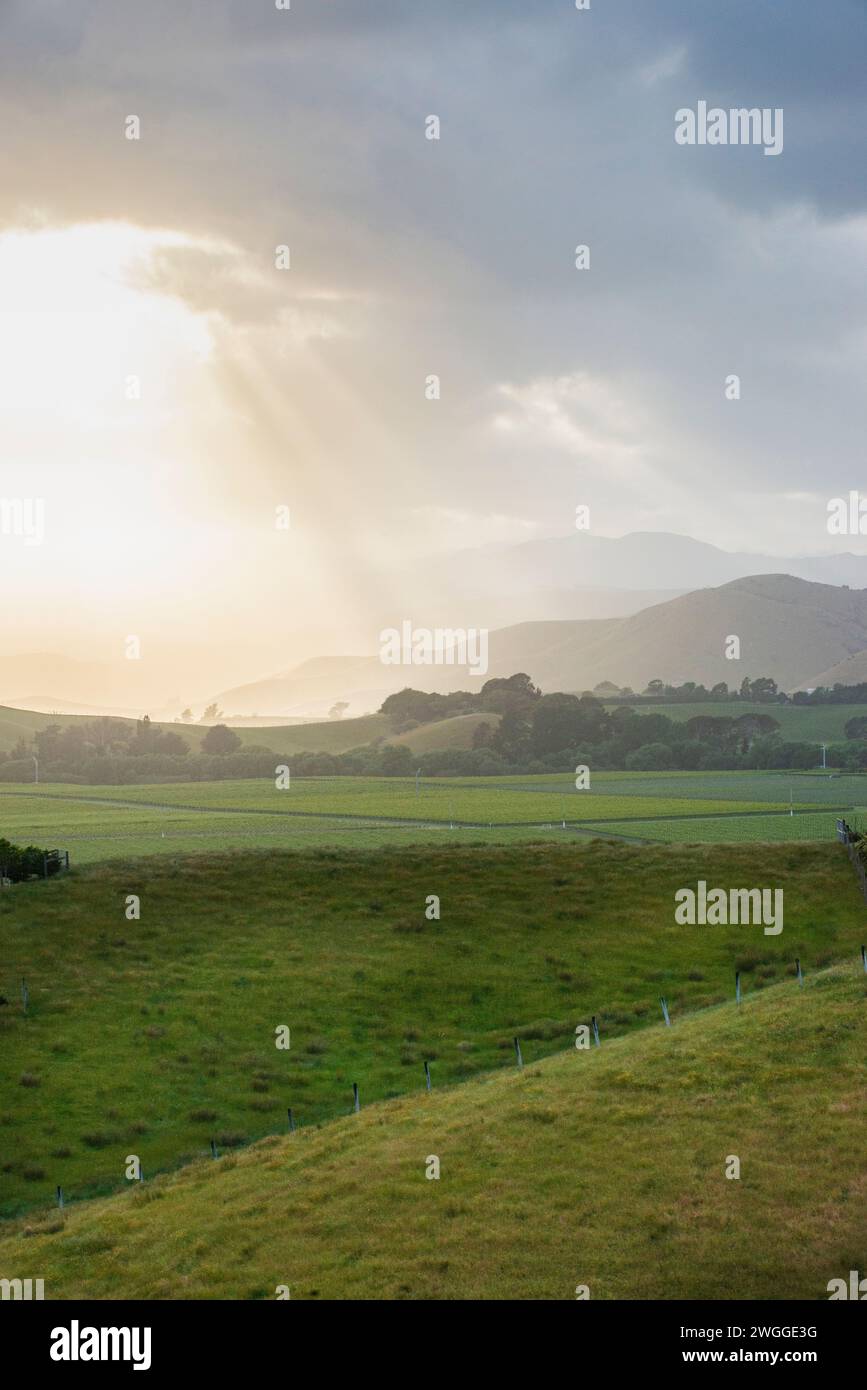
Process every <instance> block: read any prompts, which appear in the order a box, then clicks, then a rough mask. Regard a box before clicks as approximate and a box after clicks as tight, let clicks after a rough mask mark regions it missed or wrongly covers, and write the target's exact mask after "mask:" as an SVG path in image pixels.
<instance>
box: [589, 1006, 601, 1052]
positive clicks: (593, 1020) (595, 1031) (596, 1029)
mask: <svg viewBox="0 0 867 1390" xmlns="http://www.w3.org/2000/svg"><path fill="white" fill-rule="evenodd" d="M590 1022H591V1023H592V1024H593V1037H594V1039H595V1042H596V1046H597V1047H601V1046H602V1044H601V1043H600V1041H599V1024H598V1023H597V1022H596V1015H595V1014H594V1015H593V1017H592V1018H591V1020H590Z"/></svg>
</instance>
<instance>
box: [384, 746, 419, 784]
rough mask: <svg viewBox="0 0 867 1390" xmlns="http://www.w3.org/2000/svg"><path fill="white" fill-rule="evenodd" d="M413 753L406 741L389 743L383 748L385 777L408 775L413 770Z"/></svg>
mask: <svg viewBox="0 0 867 1390" xmlns="http://www.w3.org/2000/svg"><path fill="white" fill-rule="evenodd" d="M412 768H413V760H412V753H411V752H410V750H409V749H408V748H407V746H406V744H405V743H387V744H386V745H385V747H384V748H383V750H382V772H383V776H385V777H408V776H409V775H410V773H411V772H412Z"/></svg>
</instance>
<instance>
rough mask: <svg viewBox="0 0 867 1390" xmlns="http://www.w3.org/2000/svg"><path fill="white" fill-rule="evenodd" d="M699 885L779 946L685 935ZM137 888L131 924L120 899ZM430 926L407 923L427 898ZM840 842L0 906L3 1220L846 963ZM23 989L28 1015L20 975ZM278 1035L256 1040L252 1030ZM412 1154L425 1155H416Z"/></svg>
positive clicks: (196, 883)
mask: <svg viewBox="0 0 867 1390" xmlns="http://www.w3.org/2000/svg"><path fill="white" fill-rule="evenodd" d="M699 878H706V879H708V880H715V881H717V882H721V883H731V884H746V885H751V884H766V885H771V886H774V887H780V888H782V889H783V891H784V895H785V924H784V929H783V931H782V932H781V934H779V935H776V936H766V935H765V934H764V933H763V931H762V929H761V927H760V926H758V927H756V926H753V927H745V926H727V927H714V928H702V927H696V928H683V927H676V926H675V924H674V916H673V911H674V893H675V891H676V890H677V889H678V888H679V887H681V886H683V885H689V884H695V882H696V881H697V879H699ZM130 894H135V895H136V896H137V897H138V898H139V900H140V917H139V918H138V919H136V920H128V919H127V916H126V908H127V897H128V895H130ZM431 894H436V895H437V896H438V897H439V899H440V917H439V918H434V919H429V918H428V917H427V916H426V905H427V902H428V898H429V895H431ZM863 920H864V904H863V900H862V898H861V894H860V890H859V888H858V884H857V880H856V878H855V875H854V874H853V873H852V870H851V866H850V864H849V862H848V859H847V858H846V855H845V853H844V851H843V849H842V848H841V847H840V846H838V845H799V846H797V847H792V846H785V845H776V846H768V845H745V846H714V847H712V848H710V849H708V848H701V847H699V848H697V847H684V846H663V845H639V846H633V845H627V844H609V843H606V842H604V841H601V840H592V841H586V842H583V843H574V842H573V843H568V844H560V845H550V844H549V845H533V846H527V845H522V846H499V847H497V846H492V847H489V848H487V849H485V850H479V849H478V848H476V847H471V848H468V849H463V848H461V847H459V846H454V845H449V846H446V847H444V848H438V847H432V846H424V845H418V846H415V847H407V848H404V849H396V850H393V851H391V852H389V853H388V854H387V855H383V854H382V853H378V852H375V851H374V852H370V851H360V850H355V849H347V850H340V849H328V850H319V851H311V852H300V853H286V852H284V851H271V852H263V851H258V852H257V851H250V852H248V853H246V854H241V855H239V854H237V853H232V854H226V855H213V854H208V855H205V854H202V855H195V856H184V857H178V858H175V859H163V858H152V859H141V860H139V861H138V862H134V861H126V862H123V863H121V864H103V865H93V866H90V867H86V868H82V869H75V870H73V872H72V873H71V874H69V875H68V876H63V877H62V878H59V879H52V880H50V881H49V882H48V883H30V884H23V885H19V886H18V887H16V888H14V889H11V890H8V891H6V892H4V893H0V947H2V949H0V996H2V999H3V1001H4V1002H3V1006H2V1007H0V1047H2V1052H3V1058H4V1064H3V1071H2V1080H0V1212H2V1213H3V1214H4V1215H13V1214H14V1213H16V1212H20V1211H22V1210H25V1209H27V1208H29V1207H34V1206H35V1207H38V1208H44V1207H45V1206H46V1205H49V1204H50V1202H51V1200H52V1198H53V1193H54V1190H55V1187H56V1186H57V1185H58V1184H59V1185H61V1186H62V1187H63V1188H64V1191H65V1193H66V1195H67V1198H68V1200H70V1201H76V1200H78V1199H80V1198H82V1197H85V1196H87V1195H89V1194H90V1195H92V1194H94V1193H98V1192H102V1191H108V1190H110V1189H112V1188H118V1187H122V1186H123V1185H124V1178H123V1172H124V1164H125V1160H126V1156H127V1155H128V1154H136V1155H138V1156H139V1157H140V1158H141V1161H142V1165H143V1169H144V1172H145V1174H146V1177H147V1178H148V1180H149V1181H151V1180H152V1179H153V1178H154V1176H155V1175H156V1174H157V1173H158V1172H160V1171H164V1170H168V1169H171V1168H174V1167H175V1166H177V1165H179V1164H181V1163H183V1162H185V1161H187V1160H188V1159H190V1158H195V1157H197V1156H200V1155H202V1154H203V1153H205V1152H207V1150H208V1146H209V1143H210V1140H211V1139H214V1140H215V1141H216V1143H217V1145H218V1148H219V1150H220V1151H221V1152H225V1151H226V1150H230V1149H236V1148H239V1147H242V1146H243V1145H245V1144H247V1143H248V1142H250V1141H252V1140H255V1139H257V1138H260V1137H261V1136H263V1135H266V1134H272V1133H274V1132H282V1131H283V1130H284V1129H285V1127H286V1111H287V1107H289V1106H292V1107H293V1110H294V1114H295V1116H296V1120H297V1123H298V1124H299V1125H301V1126H303V1127H304V1128H307V1127H309V1126H311V1125H316V1124H320V1123H323V1122H325V1121H327V1120H330V1119H333V1118H335V1117H339V1116H340V1115H344V1114H346V1113H347V1112H348V1111H350V1110H351V1107H352V1083H353V1082H358V1084H359V1086H360V1088H361V1093H362V1096H363V1099H364V1102H365V1104H370V1103H372V1102H374V1101H376V1100H383V1099H387V1098H388V1097H395V1096H400V1095H404V1094H407V1093H418V1092H419V1091H420V1090H422V1089H423V1087H424V1075H423V1064H424V1062H425V1061H429V1062H430V1063H431V1069H432V1074H433V1077H434V1083H435V1086H436V1088H437V1090H439V1089H441V1088H443V1087H447V1086H451V1085H453V1084H455V1083H457V1082H462V1081H465V1080H468V1079H470V1078H472V1077H478V1076H482V1075H483V1074H489V1073H491V1072H496V1071H498V1070H500V1069H503V1068H507V1067H511V1066H513V1065H514V1060H513V1059H514V1053H513V1038H514V1037H515V1036H517V1037H519V1038H520V1040H521V1046H522V1048H523V1053H524V1060H525V1063H526V1064H527V1065H528V1066H529V1065H531V1064H532V1063H533V1062H534V1061H536V1060H538V1059H539V1058H542V1057H545V1056H548V1055H550V1054H552V1053H555V1052H563V1051H564V1050H567V1049H568V1048H570V1047H571V1046H573V1043H574V1031H575V1028H576V1025H578V1024H579V1023H581V1022H586V1021H589V1018H590V1015H591V1014H596V1015H597V1016H598V1018H599V1019H600V1026H601V1028H602V1031H603V1035H604V1037H605V1039H606V1040H609V1039H611V1038H614V1037H617V1036H619V1035H621V1034H626V1033H630V1032H632V1031H634V1030H639V1029H641V1028H644V1027H645V1026H646V1025H647V1024H649V1023H653V1022H654V1021H655V1020H656V1019H657V1018H658V1009H659V1005H658V996H659V994H661V993H664V994H665V995H666V996H667V998H668V1001H669V1006H670V1008H671V1010H672V1013H673V1014H674V1015H675V1016H676V1017H680V1016H681V1015H683V1014H685V1013H686V1012H687V1011H692V1010H696V1009H703V1008H707V1007H709V1006H711V1005H714V1004H718V1003H720V1002H722V1001H726V1000H729V999H730V997H731V994H732V990H733V980H734V972H735V970H740V971H741V973H742V977H743V986H744V990H745V994H746V995H752V994H753V993H755V992H756V991H758V990H761V989H763V988H765V987H767V986H769V985H771V984H773V983H774V982H779V981H783V980H788V979H790V978H791V976H792V972H793V970H794V959H795V957H796V956H799V957H800V958H801V960H802V963H803V966H804V969H805V970H806V971H807V973H808V974H811V973H812V972H814V971H815V970H818V969H821V968H824V967H825V966H827V965H830V964H833V963H834V962H836V961H847V960H851V961H853V962H854V961H857V959H858V951H859V946H860V942H861V941H862V939H863V936H864V928H863ZM22 979H23V980H26V983H27V989H28V994H29V999H28V1005H27V1009H26V1012H25V1010H24V1007H23V1004H22V997H21V981H22ZM280 1025H286V1026H287V1027H289V1028H290V1034H291V1046H290V1047H289V1048H288V1049H287V1050H285V1051H284V1050H278V1048H277V1047H276V1045H275V1029H276V1028H277V1027H278V1026H280ZM426 1152H427V1151H426Z"/></svg>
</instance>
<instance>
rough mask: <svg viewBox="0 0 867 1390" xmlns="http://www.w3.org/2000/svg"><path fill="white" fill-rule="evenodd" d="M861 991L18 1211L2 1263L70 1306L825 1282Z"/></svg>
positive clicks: (850, 1157)
mask: <svg viewBox="0 0 867 1390" xmlns="http://www.w3.org/2000/svg"><path fill="white" fill-rule="evenodd" d="M516 978H519V977H518V976H516ZM865 1004H867V984H865V976H864V975H863V973H860V972H859V970H858V969H857V968H856V967H852V966H847V967H845V968H841V969H836V970H831V971H826V972H824V973H823V974H820V975H817V976H808V979H807V982H806V986H805V988H804V989H799V988H798V987H797V985H796V984H794V983H793V982H791V981H788V982H785V983H781V984H778V985H775V986H773V987H772V988H769V989H767V990H765V991H764V992H763V993H761V994H758V995H753V996H750V997H748V998H746V999H745V1001H744V1003H743V1004H742V1005H741V1007H740V1008H739V1009H738V1008H736V1007H735V1005H734V1004H733V1003H732V1002H731V1001H729V1002H728V1003H726V1004H724V1005H722V1006H720V1007H718V1008H712V1009H708V1010H706V1011H705V1012H703V1013H698V1014H694V1015H692V1016H690V1017H688V1018H680V1017H677V1018H676V1020H675V1023H674V1026H673V1027H672V1028H671V1029H667V1028H664V1027H661V1026H659V1025H656V1026H653V1027H646V1028H644V1029H643V1030H642V1031H640V1032H634V1033H631V1034H630V1035H628V1036H624V1037H621V1038H615V1039H611V1038H610V1037H609V1036H608V1034H607V1031H606V1035H605V1040H604V1044H603V1046H602V1047H601V1048H600V1049H595V1048H594V1049H591V1050H590V1051H589V1052H579V1051H576V1050H575V1048H574V1047H570V1048H568V1050H566V1049H564V1050H563V1051H562V1052H561V1053H560V1054H559V1055H558V1056H556V1057H552V1058H550V1059H548V1060H546V1061H544V1062H541V1063H539V1064H536V1065H531V1066H527V1067H526V1068H525V1070H524V1071H523V1072H522V1073H520V1074H519V1073H517V1072H516V1071H515V1069H514V1068H509V1069H508V1070H507V1069H506V1068H503V1069H502V1071H501V1072H500V1074H498V1075H494V1076H488V1077H485V1078H483V1079H479V1080H476V1081H473V1082H471V1083H469V1084H467V1085H464V1086H461V1087H459V1088H455V1089H444V1088H443V1087H442V1085H441V1084H440V1082H439V1079H438V1083H437V1086H436V1088H435V1090H434V1092H433V1093H432V1094H431V1095H429V1096H428V1095H426V1094H425V1093H424V1092H423V1091H420V1090H418V1089H417V1090H416V1093H415V1094H413V1095H412V1096H408V1097H405V1098H403V1099H400V1100H392V1101H390V1102H388V1103H385V1104H378V1105H372V1106H371V1105H368V1106H366V1107H365V1108H364V1109H363V1110H362V1113H361V1114H360V1115H352V1116H348V1117H346V1118H343V1119H340V1120H338V1121H337V1122H335V1123H332V1124H328V1125H326V1126H324V1127H323V1128H322V1129H315V1128H307V1129H304V1130H301V1131H299V1132H298V1133H296V1134H295V1135H292V1136H290V1137H283V1138H276V1137H275V1138H271V1139H266V1140H265V1141H263V1142H262V1143H261V1144H259V1145H257V1146H256V1147H255V1148H253V1149H250V1150H248V1151H246V1152H243V1153H238V1154H237V1155H232V1156H229V1157H223V1158H221V1159H220V1160H219V1162H216V1163H215V1162H213V1161H211V1160H203V1161H200V1162H198V1163H194V1164H192V1165H190V1166H189V1167H187V1168H186V1169H185V1170H183V1171H182V1172H180V1173H179V1174H177V1175H175V1176H172V1177H170V1178H160V1179H157V1180H156V1181H153V1180H146V1182H145V1184H144V1185H143V1186H140V1187H139V1186H135V1187H134V1188H130V1190H127V1191H126V1192H125V1193H123V1194H122V1195H120V1196H117V1197H113V1198H111V1199H108V1200H105V1199H104V1200H100V1201H96V1202H93V1203H87V1204H82V1205H81V1206H79V1207H73V1208H71V1209H67V1211H66V1212H65V1213H64V1214H63V1215H60V1214H59V1213H57V1212H55V1213H53V1214H50V1215H46V1216H45V1217H41V1216H40V1217H35V1218H30V1219H28V1220H27V1221H24V1222H20V1223H17V1224H14V1225H10V1226H8V1227H7V1228H6V1230H5V1232H4V1233H3V1234H2V1235H0V1275H3V1276H5V1277H10V1278H11V1277H19V1278H27V1277H31V1278H37V1277H38V1278H44V1280H45V1292H46V1297H48V1298H55V1299H71V1298H97V1299H98V1298H117V1297H123V1298H132V1299H188V1298H211V1299H215V1298H216V1299H268V1298H273V1297H274V1296H275V1291H276V1288H277V1286H278V1285H284V1284H285V1285H288V1286H289V1288H290V1290H291V1297H292V1299H294V1300H296V1301H297V1300H298V1299H302V1300H303V1299H320V1300H322V1299H325V1300H328V1299H385V1300H389V1301H391V1300H403V1299H424V1300H431V1299H472V1300H476V1299H494V1298H496V1299H508V1300H519V1299H520V1300H527V1299H558V1300H559V1299H563V1300H570V1301H571V1300H572V1299H574V1297H575V1289H576V1286H577V1285H579V1284H586V1285H588V1286H589V1289H590V1296H591V1298H592V1299H594V1300H598V1299H702V1298H704V1299H719V1300H727V1299H731V1298H739V1299H757V1300H778V1299H779V1300H792V1299H804V1300H825V1299H827V1297H828V1293H827V1284H828V1281H829V1279H832V1278H836V1277H838V1276H841V1275H842V1276H844V1277H848V1271H849V1270H850V1269H860V1270H863V1268H864V1250H865V1244H864V1241H865V1229H867V1181H865V1169H864V1143H863V1140H864V1130H863V1108H864V1069H863V1061H864V1055H865V1050H867V1007H865ZM33 1094H36V1093H35V1092H34V1093H33ZM431 1154H435V1155H437V1156H438V1158H439V1160H440V1164H441V1176H440V1179H439V1181H427V1180H426V1178H425V1168H426V1162H427V1158H428V1156H429V1155H431ZM731 1154H735V1155H737V1156H738V1157H739V1159H740V1163H741V1176H740V1179H739V1180H736V1181H729V1180H727V1179H726V1177H725V1176H724V1173H725V1166H726V1161H727V1158H728V1156H729V1155H731Z"/></svg>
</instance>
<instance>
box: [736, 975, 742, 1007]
mask: <svg viewBox="0 0 867 1390" xmlns="http://www.w3.org/2000/svg"><path fill="white" fill-rule="evenodd" d="M740 1002H741V972H740V971H739V970H736V971H735V1003H736V1004H739V1003H740Z"/></svg>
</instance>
